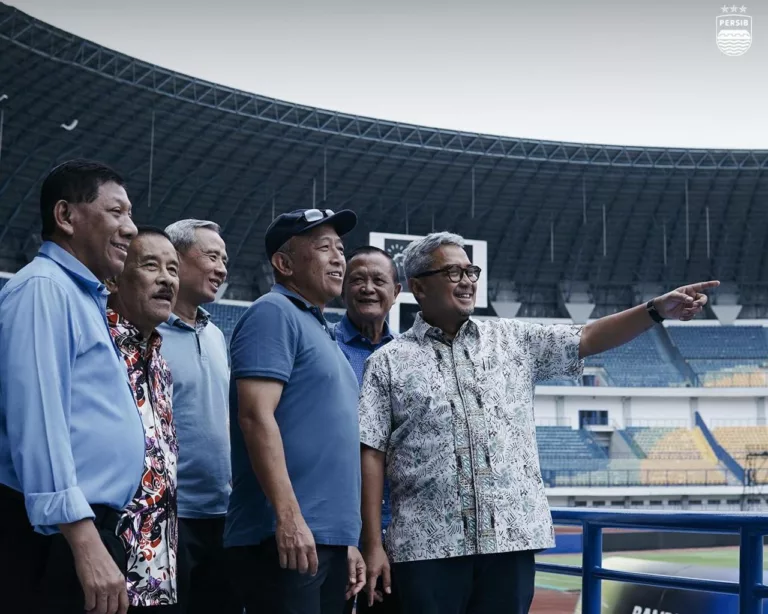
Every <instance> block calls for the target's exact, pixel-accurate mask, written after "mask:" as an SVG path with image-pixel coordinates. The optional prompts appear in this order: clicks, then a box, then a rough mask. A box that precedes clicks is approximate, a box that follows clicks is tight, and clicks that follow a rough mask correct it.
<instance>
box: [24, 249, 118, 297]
mask: <svg viewBox="0 0 768 614" xmlns="http://www.w3.org/2000/svg"><path fill="white" fill-rule="evenodd" d="M38 254H40V255H41V256H43V257H45V258H49V259H50V260H53V261H54V262H55V263H56V264H58V265H59V266H60V267H61V268H62V269H64V270H65V271H66V272H67V273H68V274H69V275H71V276H72V277H74V278H75V279H76V280H77V281H79V282H80V283H81V284H82V285H84V286H86V287H87V288H88V289H89V290H91V291H93V292H96V293H99V294H104V295H106V294H109V292H108V291H107V289H106V286H105V285H104V284H103V283H102V282H101V281H99V280H98V279H96V276H95V275H94V274H93V273H92V272H91V270H90V269H89V268H88V267H87V266H85V265H84V264H83V263H82V262H80V261H79V260H78V259H77V258H75V257H74V256H73V255H72V254H70V253H69V252H68V251H67V250H65V249H64V248H63V247H61V246H59V245H57V244H56V243H54V242H53V241H45V242H43V244H42V245H41V246H40V251H39V252H38Z"/></svg>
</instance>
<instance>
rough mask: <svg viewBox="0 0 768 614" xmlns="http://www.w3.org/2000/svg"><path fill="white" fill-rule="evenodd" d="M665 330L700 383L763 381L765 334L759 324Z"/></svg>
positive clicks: (767, 363)
mask: <svg viewBox="0 0 768 614" xmlns="http://www.w3.org/2000/svg"><path fill="white" fill-rule="evenodd" d="M667 332H668V334H669V337H670V339H671V341H672V343H674V345H675V347H677V349H678V350H679V351H680V354H681V355H682V356H683V358H684V359H685V360H686V362H687V363H688V365H690V367H691V369H692V370H693V372H694V373H695V374H696V376H697V378H698V383H699V384H700V385H702V386H718V387H725V386H764V385H766V381H768V380H767V379H766V374H768V338H767V337H766V331H765V329H764V328H763V327H762V326H727V327H725V326H700V327H699V326H697V327H684V326H670V327H669V328H668V329H667Z"/></svg>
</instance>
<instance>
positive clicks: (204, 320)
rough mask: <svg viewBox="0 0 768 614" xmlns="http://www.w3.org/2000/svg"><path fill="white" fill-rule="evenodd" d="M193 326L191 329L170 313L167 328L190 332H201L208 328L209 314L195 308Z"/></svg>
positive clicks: (200, 308)
mask: <svg viewBox="0 0 768 614" xmlns="http://www.w3.org/2000/svg"><path fill="white" fill-rule="evenodd" d="M195 317H196V320H195V326H194V327H192V326H190V325H189V324H187V323H186V322H185V321H184V320H182V319H181V318H180V317H179V316H177V315H176V314H175V313H171V317H170V318H168V322H167V324H168V326H177V327H179V328H188V329H190V330H194V329H200V330H202V329H203V328H205V327H206V326H208V322H210V321H211V314H210V312H208V311H206V310H205V309H203V308H202V307H198V308H197V315H196V316H195Z"/></svg>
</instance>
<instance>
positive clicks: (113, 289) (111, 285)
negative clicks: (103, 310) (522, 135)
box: [104, 277, 117, 294]
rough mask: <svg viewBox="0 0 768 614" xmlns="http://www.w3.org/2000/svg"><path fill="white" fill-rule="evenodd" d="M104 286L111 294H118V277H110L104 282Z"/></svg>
mask: <svg viewBox="0 0 768 614" xmlns="http://www.w3.org/2000/svg"><path fill="white" fill-rule="evenodd" d="M104 285H105V286H106V287H107V290H109V293H110V294H117V277H110V278H109V279H105V280H104Z"/></svg>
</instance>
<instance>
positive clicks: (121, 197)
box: [55, 181, 136, 281]
mask: <svg viewBox="0 0 768 614" xmlns="http://www.w3.org/2000/svg"><path fill="white" fill-rule="evenodd" d="M55 215H56V217H57V223H58V225H59V228H60V229H61V231H62V232H63V233H64V234H65V235H66V237H67V243H68V245H69V247H70V249H71V250H72V253H73V254H74V255H75V257H77V259H78V260H80V262H82V263H83V264H84V265H85V266H86V267H87V268H88V269H89V270H90V271H91V272H92V273H93V274H94V275H95V276H96V278H97V279H100V280H102V281H103V280H106V279H110V278H111V277H114V276H116V275H119V274H120V273H121V272H122V270H123V267H124V266H125V261H126V257H127V254H128V245H129V244H130V242H131V239H133V237H135V236H136V226H135V225H134V223H133V220H132V219H131V201H130V200H128V195H127V194H126V192H125V188H124V187H123V186H121V185H118V184H117V183H114V182H112V181H109V182H107V183H103V184H101V186H99V192H98V196H97V197H96V200H94V201H93V202H90V203H77V204H70V203H66V202H64V201H61V202H60V203H58V204H57V205H56V213H55ZM59 221H60V222H61V223H59Z"/></svg>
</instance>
